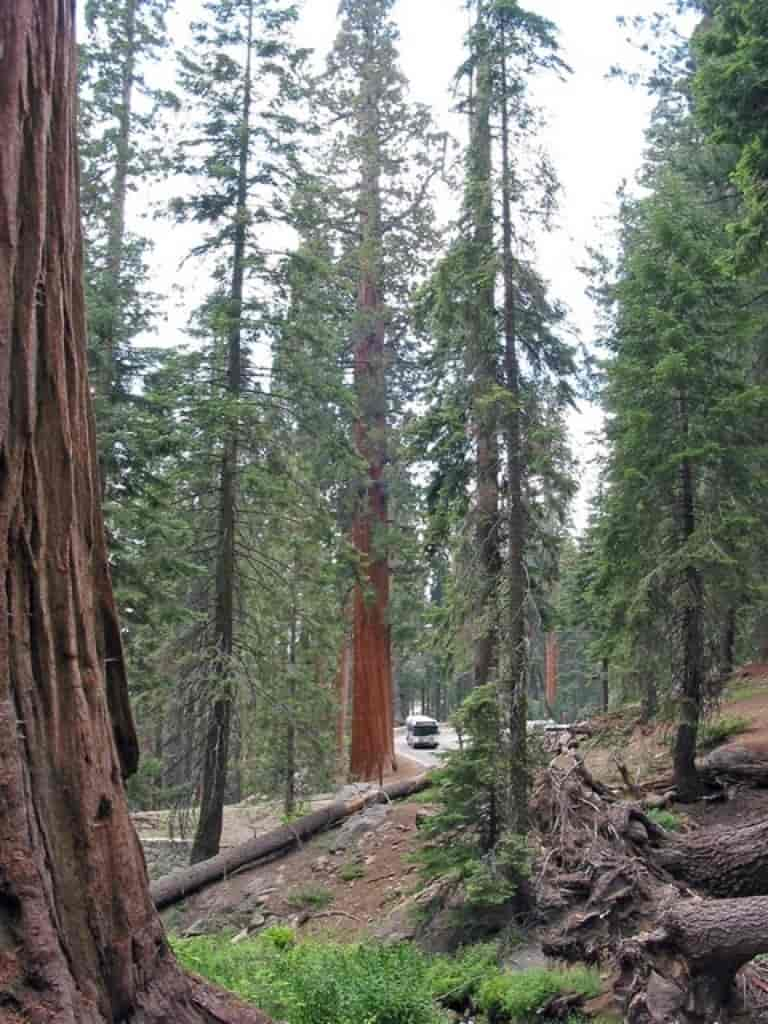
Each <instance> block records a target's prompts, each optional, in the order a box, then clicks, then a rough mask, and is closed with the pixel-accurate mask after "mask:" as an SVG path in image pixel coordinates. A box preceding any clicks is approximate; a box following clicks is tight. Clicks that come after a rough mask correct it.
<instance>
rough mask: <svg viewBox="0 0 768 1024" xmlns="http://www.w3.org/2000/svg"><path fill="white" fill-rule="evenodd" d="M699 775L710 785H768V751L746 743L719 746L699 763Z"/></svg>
mask: <svg viewBox="0 0 768 1024" xmlns="http://www.w3.org/2000/svg"><path fill="white" fill-rule="evenodd" d="M697 767H698V769H699V775H700V776H701V778H702V780H703V781H704V782H706V783H707V784H708V785H713V786H717V785H723V784H724V783H728V782H744V783H747V784H749V785H751V786H768V751H766V750H760V749H753V748H752V747H749V746H747V745H746V744H741V743H729V744H728V745H727V746H724V747H718V748H717V749H716V750H713V751H712V753H711V754H709V755H708V756H707V757H705V758H703V759H702V760H701V761H699V762H698V763H697Z"/></svg>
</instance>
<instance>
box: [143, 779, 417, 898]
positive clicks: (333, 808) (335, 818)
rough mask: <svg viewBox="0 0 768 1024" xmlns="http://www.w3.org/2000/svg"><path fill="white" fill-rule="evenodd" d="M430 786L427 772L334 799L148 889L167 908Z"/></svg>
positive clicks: (153, 884) (169, 876)
mask: <svg viewBox="0 0 768 1024" xmlns="http://www.w3.org/2000/svg"><path fill="white" fill-rule="evenodd" d="M428 785H429V773H425V774H424V775H419V776H418V777H417V778H415V779H408V780H406V781H403V782H393V783H390V784H389V785H387V786H383V787H382V788H381V789H377V790H374V791H372V792H370V793H366V794H364V795H363V796H360V797H356V798H355V799H354V800H337V801H336V802H335V803H332V804H328V805H327V806H326V807H321V808H320V809H319V810H317V811H312V812H311V813H310V814H306V815H304V817H303V818H297V820H296V821H294V822H292V823H291V824H290V825H284V826H282V827H281V828H278V829H274V830H273V831H272V832H267V833H266V835H263V836H254V837H253V839H248V840H247V841H246V842H244V843H241V844H240V845H239V846H233V847H232V848H231V849H229V850H224V851H223V852H222V853H220V854H218V855H217V856H216V857H211V858H210V859H208V860H203V861H199V862H198V863H197V864H192V865H190V866H189V867H188V868H182V869H180V870H177V871H174V872H172V873H171V874H170V875H164V876H163V877H162V878H158V879H157V881H155V882H153V883H152V884H151V885H150V887H149V891H150V894H151V896H152V899H153V900H154V903H155V906H156V907H157V909H158V910H162V909H163V908H164V907H169V906H171V905H172V904H174V903H178V901H179V900H182V899H184V898H185V897H186V896H189V895H190V894H191V893H193V892H197V891H198V889H202V888H203V887H204V886H206V885H210V883H211V882H216V881H218V880H219V879H220V878H225V877H226V876H227V875H230V874H232V873H233V872H234V871H237V869H238V868H242V867H244V866H245V865H246V864H252V863H255V862H256V861H259V860H261V859H263V858H265V857H272V856H274V855H275V854H276V853H282V852H285V853H287V852H288V851H289V850H291V849H293V847H295V846H297V845H298V844H299V843H301V842H303V841H304V840H305V839H309V838H310V837H311V836H313V835H315V834H316V833H318V832H322V831H323V830H324V829H326V828H330V827H331V826H332V825H335V824H336V823H337V822H339V821H343V820H344V818H349V817H351V815H353V814H356V813H357V812H358V811H362V810H363V809H364V808H366V807H368V806H370V805H371V804H375V803H385V802H387V801H390V800H399V799H402V798H403V797H406V796H411V795H412V794H413V793H418V792H419V791H420V790H422V789H426V788H427V786H428Z"/></svg>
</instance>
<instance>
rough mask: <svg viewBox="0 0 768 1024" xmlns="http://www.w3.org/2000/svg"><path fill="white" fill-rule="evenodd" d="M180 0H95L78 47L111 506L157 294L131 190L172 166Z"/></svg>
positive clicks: (90, 293) (100, 412)
mask: <svg viewBox="0 0 768 1024" xmlns="http://www.w3.org/2000/svg"><path fill="white" fill-rule="evenodd" d="M172 2H173V0H88V2H87V3H86V5H85V22H86V28H87V37H86V41H85V42H84V43H83V44H82V45H81V47H80V74H79V78H80V97H81V99H80V153H81V158H82V166H83V178H82V202H83V219H84V226H85V239H86V264H85V273H86V296H87V301H88V326H89V339H90V352H89V355H90V362H91V370H92V376H93V380H94V385H95V397H96V416H97V422H98V426H99V443H100V462H101V471H102V481H103V486H104V489H105V496H106V498H107V501H108V514H109V515H110V517H111V514H112V509H111V508H110V505H109V503H110V502H113V501H118V500H119V499H120V496H121V493H122V491H123V490H124V488H125V487H126V486H129V484H128V482H127V477H128V476H129V474H130V462H131V457H132V452H131V448H130V446H129V445H127V444H126V441H125V434H126V429H125V428H126V425H127V424H128V423H129V422H130V417H131V415H132V413H133V411H134V409H135V406H136V400H135V395H134V390H135V385H136V383H137V381H138V379H139V378H140V376H141V374H142V372H143V370H144V368H145V367H146V366H148V365H149V363H150V362H151V360H152V359H153V358H154V353H152V352H151V351H150V350H144V351H139V350H137V349H136V347H135V344H134V343H135V341H136V339H137V337H138V336H139V335H140V334H142V333H144V332H146V331H147V330H148V329H149V328H151V326H152V324H153V321H154V319H155V317H156V313H157V296H155V295H154V294H153V293H152V292H151V290H150V288H149V282H148V267H147V256H148V252H149V249H150V243H149V240H148V239H147V238H146V237H143V236H141V235H139V234H137V233H136V232H135V231H133V230H132V229H131V228H129V222H130V221H132V220H134V219H135V216H136V208H135V205H136V204H135V201H134V204H133V209H131V204H130V197H131V194H135V193H136V192H137V191H138V189H139V187H140V185H142V184H146V183H147V182H148V181H150V180H151V179H152V178H153V177H156V176H157V175H159V174H160V173H161V172H162V171H163V170H164V169H166V168H167V161H166V160H165V159H164V157H163V154H162V149H161V146H160V143H159V136H160V129H159V124H158V120H159V118H160V116H161V114H162V112H163V111H164V110H165V109H167V108H168V107H169V106H173V105H174V104H175V100H174V98H173V96H171V95H170V94H168V93H167V92H165V91H164V90H162V89H160V88H158V87H156V86H153V85H152V72H153V70H154V67H155V65H157V63H158V62H159V60H160V59H161V57H162V56H163V54H164V53H165V52H166V51H167V47H168V39H167V36H166V16H167V14H168V11H169V10H170V9H171V6H172Z"/></svg>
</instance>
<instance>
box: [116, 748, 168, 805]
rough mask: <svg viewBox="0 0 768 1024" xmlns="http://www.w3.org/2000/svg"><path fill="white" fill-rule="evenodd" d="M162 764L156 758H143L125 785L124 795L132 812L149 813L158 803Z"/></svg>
mask: <svg viewBox="0 0 768 1024" xmlns="http://www.w3.org/2000/svg"><path fill="white" fill-rule="evenodd" d="M162 776H163V764H162V761H160V760H159V759H158V758H156V757H143V758H142V759H141V761H140V762H139V770H138V771H137V772H136V773H135V775H132V776H131V777H130V778H129V779H128V780H127V782H126V784H125V795H126V796H127V797H128V806H129V807H130V808H131V810H132V811H151V810H154V809H155V808H156V807H157V806H158V803H159V802H160V786H161V782H162Z"/></svg>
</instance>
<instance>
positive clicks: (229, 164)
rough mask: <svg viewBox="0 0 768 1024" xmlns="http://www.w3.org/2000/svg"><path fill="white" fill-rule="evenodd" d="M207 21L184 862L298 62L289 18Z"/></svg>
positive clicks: (229, 582) (232, 580) (198, 61)
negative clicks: (205, 491) (206, 430)
mask: <svg viewBox="0 0 768 1024" xmlns="http://www.w3.org/2000/svg"><path fill="white" fill-rule="evenodd" d="M205 11H206V12H207V14H208V19H207V20H206V21H204V22H201V23H199V24H196V25H195V26H194V31H195V47H196V51H195V53H194V55H188V56H187V55H185V56H184V57H183V58H182V60H181V69H182V71H181V85H182V87H183V89H184V91H185V93H186V94H188V95H190V96H192V97H193V98H194V100H195V103H196V106H197V108H198V110H199V114H200V120H199V122H198V131H197V132H196V133H195V135H194V137H192V138H190V139H185V140H183V141H182V146H181V157H182V166H183V168H184V170H185V172H186V173H187V174H188V175H190V176H191V177H192V179H193V180H196V181H198V182H199V185H198V187H197V190H196V191H195V192H194V193H193V194H192V195H190V196H188V197H186V198H183V199H180V200H178V201H177V202H176V203H175V204H174V207H175V210H176V212H177V215H179V216H180V217H191V218H192V219H194V220H196V221H198V222H200V223H201V224H204V225H206V226H207V228H208V231H207V234H206V236H205V238H204V240H203V242H202V243H201V245H200V246H199V247H198V248H197V249H196V252H195V255H197V256H204V257H206V258H208V259H209V260H211V261H212V262H213V265H214V277H215V281H216V287H215V291H214V292H213V294H212V295H211V297H210V298H209V300H208V301H207V302H206V303H205V304H204V306H203V308H202V311H201V312H202V321H201V322H202V328H203V331H204V332H205V333H206V334H207V335H208V337H209V338H210V339H212V345H213V347H212V351H211V359H210V363H209V370H210V372H211V373H212V376H213V379H212V383H213V389H214V390H213V394H212V396H211V397H212V398H213V399H214V401H215V408H211V407H209V409H208V412H207V413H206V415H209V414H210V413H211V412H213V414H214V417H215V421H216V424H215V427H214V432H213V433H212V435H211V436H210V438H209V445H210V447H209V458H210V460H211V465H210V476H209V480H210V479H212V480H213V481H214V491H215V507H213V508H210V509H209V512H210V513H211V515H212V518H213V524H212V529H213V557H212V562H211V574H212V583H213V586H212V592H211V598H210V605H209V610H208V614H209V619H208V624H207V628H206V637H207V641H206V646H207V651H206V653H205V654H203V659H204V662H205V677H206V680H207V686H208V691H209V699H210V713H209V715H208V721H207V727H206V732H205V741H204V753H203V764H202V789H201V807H200V815H199V819H198V825H197V832H196V835H195V842H194V845H193V850H192V860H193V862H194V861H197V860H201V859H204V858H206V857H210V856H213V855H214V854H215V853H217V852H218V848H219V842H220V837H221V829H222V815H223V806H224V799H225V793H226V786H227V773H228V767H229V757H230V750H229V745H230V737H231V730H232V715H233V709H234V702H235V689H236V687H235V676H236V671H235V665H236V653H237V652H236V646H237V636H236V633H237V628H238V622H239V621H241V619H242V614H243V613H242V608H243V603H242V598H241V596H240V594H239V584H238V580H239V564H240V558H241V553H242V550H243V549H242V545H243V544H244V543H245V537H244V535H243V532H242V529H241V525H240V524H241V522H242V518H243V515H244V512H243V509H242V508H241V499H242V485H241V466H242V462H243V457H244V454H245V450H246V449H245V444H246V437H247V436H249V434H250V432H251V431H252V430H253V425H254V419H253V417H254V415H257V414H258V410H257V407H255V406H254V404H253V402H252V401H247V400H246V392H247V391H248V390H250V391H251V392H256V393H258V391H259V388H258V386H257V385H255V383H254V381H255V378H254V375H253V372H252V370H251V368H250V366H249V359H248V350H249V348H250V346H251V344H252V343H253V341H254V340H255V338H256V337H257V325H258V324H259V321H260V319H261V318H262V317H263V310H262V309H261V307H260V305H259V303H258V302H257V301H255V299H256V291H255V286H256V284H257V282H259V281H261V282H262V283H263V282H264V281H265V280H267V281H268V279H269V276H270V267H269V266H268V261H267V259H266V256H265V252H264V247H263V245H262V244H261V243H260V239H259V234H258V231H259V228H260V227H261V226H262V225H264V224H265V223H269V222H271V221H272V220H273V219H275V218H276V217H277V216H278V209H279V207H280V206H281V203H282V199H281V197H280V191H279V190H278V179H279V177H280V174H281V168H284V167H285V166H286V163H287V162H288V163H290V160H291V158H292V155H293V149H294V135H295V131H296V127H297V125H296V121H295V119H294V118H293V117H292V116H291V114H290V106H291V104H292V103H293V102H294V100H295V99H296V97H297V95H298V93H297V87H296V68H297V67H298V65H299V63H300V61H301V59H302V54H301V53H300V52H298V51H295V50H293V49H292V48H291V46H290V44H289V43H288V42H287V41H286V30H287V29H288V28H289V26H290V25H291V23H292V22H294V21H295V18H296V11H295V8H294V7H292V6H289V5H280V4H277V5H276V4H274V3H272V2H268V0H221V2H216V0H211V2H209V3H207V4H206V5H205Z"/></svg>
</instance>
